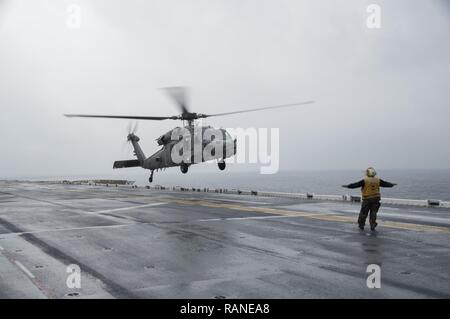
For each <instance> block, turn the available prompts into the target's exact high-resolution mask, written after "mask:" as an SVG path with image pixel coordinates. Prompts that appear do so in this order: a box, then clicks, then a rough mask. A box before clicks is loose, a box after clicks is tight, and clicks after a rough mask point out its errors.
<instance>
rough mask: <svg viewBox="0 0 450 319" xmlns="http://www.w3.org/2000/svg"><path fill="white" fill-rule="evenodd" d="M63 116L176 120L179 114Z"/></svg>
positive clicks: (66, 115) (71, 115) (69, 115)
mask: <svg viewBox="0 0 450 319" xmlns="http://www.w3.org/2000/svg"><path fill="white" fill-rule="evenodd" d="M64 116H65V117H94V118H105V119H134V120H154V121H162V120H178V119H179V116H128V115H89V114H64Z"/></svg>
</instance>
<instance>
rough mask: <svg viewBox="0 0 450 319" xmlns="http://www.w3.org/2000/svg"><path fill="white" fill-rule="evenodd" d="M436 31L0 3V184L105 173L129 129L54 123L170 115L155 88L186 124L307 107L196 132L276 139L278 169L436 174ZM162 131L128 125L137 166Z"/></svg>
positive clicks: (321, 12)
mask: <svg viewBox="0 0 450 319" xmlns="http://www.w3.org/2000/svg"><path fill="white" fill-rule="evenodd" d="M371 3H377V4H379V5H380V7H381V28H380V29H369V28H367V26H366V19H367V17H368V15H369V13H367V12H366V9H367V6H368V5H369V4H371ZM70 4H78V5H79V6H80V8H81V25H80V28H79V29H71V28H69V27H68V26H67V19H68V12H67V8H68V6H69V5H70ZM449 18H450V5H448V1H446V0H414V1H411V0H397V1H378V0H371V1H361V0H352V1H349V0H346V1H335V0H326V1H325V0H320V1H300V0H282V1H279V0H277V1H275V0H222V1H220V0H192V1H181V0H159V1H152V0H150V1H149V0H146V1H144V0H142V1H138V0H131V1H119V0H115V1H113V0H71V1H63V0H47V1H45V0H26V1H24V0H0V107H1V115H0V154H1V155H0V178H1V177H10V176H21V177H24V176H36V175H38V176H44V175H58V174H65V175H69V174H91V173H102V174H103V173H108V172H111V171H112V169H111V167H112V163H113V161H114V160H118V159H131V158H132V154H131V151H130V149H129V148H127V147H123V146H124V142H125V139H126V134H127V126H128V121H126V120H124V121H122V120H100V119H69V118H65V117H63V116H62V114H63V113H99V114H130V115H157V116H158V115H159V116H164V115H176V114H178V109H177V108H176V107H175V106H174V104H173V103H172V102H171V101H170V100H169V99H167V97H166V96H165V95H164V94H163V93H162V92H161V91H160V90H159V89H158V88H160V87H165V86H178V85H185V86H189V87H190V88H191V91H190V93H191V94H190V101H191V109H192V111H195V112H200V113H217V112H227V111H233V110H239V109H241V108H251V107H258V106H268V105H274V104H284V103H291V102H295V101H302V100H315V101H316V103H315V104H313V105H309V106H304V107H299V108H294V109H291V108H290V109H284V110H276V111H266V112H261V113H249V114H244V115H239V116H229V117H220V118H214V119H209V120H208V121H206V122H205V123H206V124H210V125H213V126H217V127H219V126H221V127H225V128H226V127H243V128H246V127H267V128H270V127H278V128H280V165H281V168H282V169H304V170H308V169H325V170H329V169H364V168H365V167H367V166H369V165H373V166H375V167H382V168H445V169H449V168H450V147H449V145H450V125H449V124H448V123H449V119H450V105H449V103H450V102H449V101H450V85H449V83H450V79H449V78H450V41H449V39H450V19H449ZM175 125H179V123H177V122H172V121H165V122H145V123H144V122H141V123H139V131H138V133H137V134H138V135H139V136H140V137H141V141H142V147H143V149H144V151H145V153H146V155H150V154H151V153H152V152H154V151H156V150H157V149H158V147H157V145H156V143H155V138H156V137H158V136H159V135H161V134H162V133H164V132H166V131H168V130H169V129H170V128H172V127H174V126H175ZM239 169H246V166H241V167H240V168H239ZM174 170H175V169H174Z"/></svg>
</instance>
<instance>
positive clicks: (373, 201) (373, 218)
mask: <svg viewBox="0 0 450 319" xmlns="http://www.w3.org/2000/svg"><path fill="white" fill-rule="evenodd" d="M376 175H377V172H376V171H375V169H374V168H373V167H369V168H368V169H366V176H365V177H364V179H362V180H360V181H359V182H356V183H353V184H348V185H342V187H346V188H358V187H361V193H362V203H361V211H360V212H359V217H358V225H359V228H360V229H361V230H364V225H365V224H366V219H367V215H368V214H369V212H370V217H369V222H370V230H372V231H374V230H375V227H377V225H378V224H377V212H378V209H379V208H380V187H394V186H395V185H397V184H393V183H389V182H386V181H383V180H382V179H380V178H378V177H376Z"/></svg>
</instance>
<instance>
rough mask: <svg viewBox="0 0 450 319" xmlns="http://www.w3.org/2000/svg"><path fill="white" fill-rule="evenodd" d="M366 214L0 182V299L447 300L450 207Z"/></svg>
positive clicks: (355, 207)
mask: <svg viewBox="0 0 450 319" xmlns="http://www.w3.org/2000/svg"><path fill="white" fill-rule="evenodd" d="M359 206H360V203H357V202H350V201H348V202H345V201H333V200H320V199H314V198H309V199H308V198H307V199H301V198H287V197H268V196H259V195H258V196H255V195H245V194H224V193H210V192H202V191H199V190H197V191H174V190H172V189H160V190H157V189H147V188H144V187H137V188H135V187H132V186H113V185H108V187H106V185H87V184H83V185H70V184H61V183H50V182H48V183H44V182H20V181H0V298H449V297H450V208H446V207H420V206H414V205H393V204H383V205H382V207H381V209H380V211H379V214H378V219H379V226H378V228H377V231H376V232H371V231H370V230H369V229H368V228H369V227H368V226H366V230H365V231H360V230H359V229H358V227H357V224H356V219H357V216H358V212H359ZM374 264H375V265H378V266H379V267H380V283H381V287H380V288H369V287H368V285H367V278H368V277H369V276H370V275H371V273H369V272H367V267H368V266H369V265H374ZM73 265H76V267H79V270H80V273H79V274H80V282H79V286H80V287H79V288H78V287H73V285H72V286H71V280H70V279H71V278H73V277H71V275H73V272H71V270H73V269H75V268H73ZM72 284H73V282H72Z"/></svg>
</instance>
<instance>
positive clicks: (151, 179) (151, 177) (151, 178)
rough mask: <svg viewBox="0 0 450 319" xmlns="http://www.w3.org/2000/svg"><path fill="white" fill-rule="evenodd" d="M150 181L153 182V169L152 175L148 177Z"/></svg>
mask: <svg viewBox="0 0 450 319" xmlns="http://www.w3.org/2000/svg"><path fill="white" fill-rule="evenodd" d="M148 182H149V183H151V182H153V171H152V173H151V175H150V177H149V178H148Z"/></svg>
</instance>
